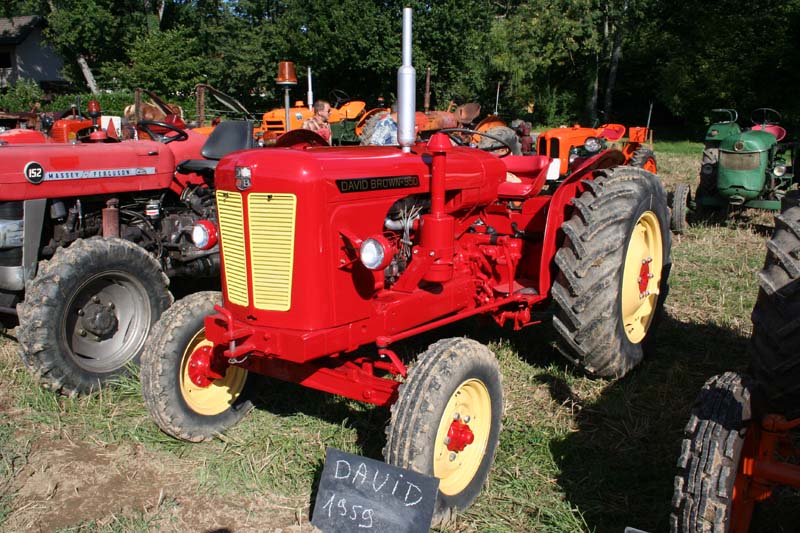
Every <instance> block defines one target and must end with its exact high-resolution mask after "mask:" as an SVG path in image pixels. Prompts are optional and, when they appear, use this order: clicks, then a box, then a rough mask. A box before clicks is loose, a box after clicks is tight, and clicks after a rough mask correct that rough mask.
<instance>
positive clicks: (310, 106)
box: [306, 67, 314, 109]
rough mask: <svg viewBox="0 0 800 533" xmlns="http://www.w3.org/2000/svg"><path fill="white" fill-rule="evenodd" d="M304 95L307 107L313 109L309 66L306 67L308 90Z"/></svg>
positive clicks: (312, 90) (312, 91)
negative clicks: (306, 98) (306, 99)
mask: <svg viewBox="0 0 800 533" xmlns="http://www.w3.org/2000/svg"><path fill="white" fill-rule="evenodd" d="M306 96H307V97H308V108H309V109H313V108H314V89H313V88H312V85H311V67H308V92H307V93H306Z"/></svg>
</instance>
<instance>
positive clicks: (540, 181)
mask: <svg viewBox="0 0 800 533" xmlns="http://www.w3.org/2000/svg"><path fill="white" fill-rule="evenodd" d="M501 161H502V162H503V163H505V164H506V171H507V175H506V181H504V182H502V183H500V185H498V187H497V195H498V196H499V197H500V198H504V199H510V200H524V199H526V198H529V197H531V196H535V195H537V194H539V191H541V190H542V187H543V186H544V183H545V179H546V178H547V168H548V166H549V165H550V158H549V157H547V156H545V155H510V156H507V157H504V158H502V159H501Z"/></svg>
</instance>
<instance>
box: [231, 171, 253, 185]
mask: <svg viewBox="0 0 800 533" xmlns="http://www.w3.org/2000/svg"><path fill="white" fill-rule="evenodd" d="M234 175H235V176H236V188H237V189H239V190H240V191H243V190H245V189H249V188H250V186H251V185H252V184H253V182H252V181H251V179H250V176H251V174H250V167H236V168H235V169H234Z"/></svg>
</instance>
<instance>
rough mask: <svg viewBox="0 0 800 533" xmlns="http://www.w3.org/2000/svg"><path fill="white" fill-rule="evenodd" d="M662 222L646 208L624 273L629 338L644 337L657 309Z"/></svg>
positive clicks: (624, 311)
mask: <svg viewBox="0 0 800 533" xmlns="http://www.w3.org/2000/svg"><path fill="white" fill-rule="evenodd" d="M663 251H664V246H663V242H662V241H661V225H660V224H659V222H658V217H657V216H656V214H655V213H653V212H652V211H646V212H644V213H643V214H642V216H640V217H639V220H637V221H636V225H635V226H634V227H633V232H632V233H631V236H630V240H629V242H628V251H627V254H626V255H625V270H624V271H623V272H622V320H623V325H624V328H625V335H627V337H628V340H629V341H631V342H632V343H634V344H638V343H640V342H642V340H644V337H645V335H646V334H647V329H648V328H649V327H650V322H651V321H652V319H653V315H654V314H655V310H656V303H657V302H658V291H659V287H660V285H661V270H662V268H663V266H664V255H663Z"/></svg>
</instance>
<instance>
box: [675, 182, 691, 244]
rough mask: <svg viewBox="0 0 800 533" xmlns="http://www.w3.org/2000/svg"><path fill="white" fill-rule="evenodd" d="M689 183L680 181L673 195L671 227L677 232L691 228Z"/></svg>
mask: <svg viewBox="0 0 800 533" xmlns="http://www.w3.org/2000/svg"><path fill="white" fill-rule="evenodd" d="M691 199H692V198H691V192H690V190H689V185H687V184H686V183H679V184H678V185H677V186H676V187H675V194H674V195H673V196H672V212H671V213H670V228H671V229H672V231H674V232H675V233H679V234H680V233H684V232H685V231H686V230H687V229H688V228H689V217H688V213H689V203H690V202H691Z"/></svg>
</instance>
